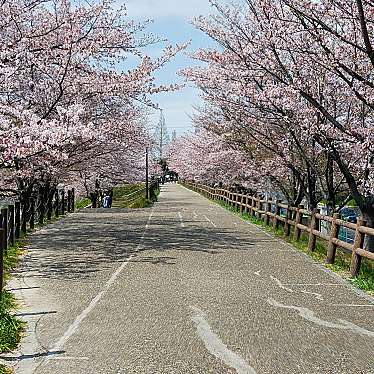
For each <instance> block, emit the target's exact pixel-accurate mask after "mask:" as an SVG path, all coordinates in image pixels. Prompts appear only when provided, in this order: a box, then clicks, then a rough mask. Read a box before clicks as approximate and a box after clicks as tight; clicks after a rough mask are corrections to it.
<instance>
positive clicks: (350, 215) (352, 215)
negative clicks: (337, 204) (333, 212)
mask: <svg viewBox="0 0 374 374" xmlns="http://www.w3.org/2000/svg"><path fill="white" fill-rule="evenodd" d="M340 216H341V218H342V219H343V220H344V221H347V222H352V223H356V222H357V218H358V216H359V213H358V212H357V211H356V210H355V209H353V208H349V207H346V208H343V209H342V210H341V211H340Z"/></svg>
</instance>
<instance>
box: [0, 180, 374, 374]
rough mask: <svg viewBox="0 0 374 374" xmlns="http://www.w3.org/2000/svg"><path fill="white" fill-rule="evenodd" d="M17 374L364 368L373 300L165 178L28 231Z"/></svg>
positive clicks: (373, 360)
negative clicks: (144, 196)
mask: <svg viewBox="0 0 374 374" xmlns="http://www.w3.org/2000/svg"><path fill="white" fill-rule="evenodd" d="M11 287H12V288H13V290H14V292H16V293H17V295H18V297H19V298H20V300H21V301H22V305H23V306H22V310H21V311H20V314H21V315H22V317H23V318H25V319H26V320H27V321H28V322H29V324H28V332H27V335H26V337H25V339H24V341H23V344H22V346H21V348H20V350H19V351H18V352H15V353H14V354H12V355H10V354H9V355H2V359H3V360H5V362H6V363H7V364H8V365H13V366H14V368H15V373H16V374H24V373H25V374H32V373H36V374H54V373H56V374H57V373H58V374H60V373H63V374H64V373H67V374H75V373H85V374H86V373H87V374H100V373H106V374H112V373H113V374H128V373H146V374H151V373H160V374H161V373H165V374H166V373H167V374H169V373H170V374H174V373H175V374H177V373H191V374H192V373H196V374H197V373H201V374H208V373H212V374H213V373H214V374H220V373H238V374H244V373H249V374H254V373H258V374H262V373H264V374H265V373H303V374H309V373H337V374H338V373H339V374H341V373H347V374H352V373H365V374H373V373H374V350H373V347H374V300H373V299H372V298H370V297H368V296H364V295H363V294H361V293H360V292H358V291H356V290H354V289H353V288H352V287H351V286H349V285H348V284H347V283H345V282H344V281H342V280H341V279H340V278H338V277H337V276H336V275H334V274H332V273H330V272H329V271H327V270H325V269H324V268H323V267H322V266H321V265H319V264H316V263H314V262H313V261H312V260H311V259H310V258H308V257H306V256H304V255H303V254H300V253H299V252H297V251H295V250H293V249H292V248H291V247H290V246H289V245H287V244H286V243H283V242H282V241H279V240H276V239H274V238H272V237H271V236H269V235H268V234H266V233H264V232H262V231H261V230H260V229H258V228H256V227H255V226H253V225H250V224H248V223H247V222H245V221H242V220H240V218H238V217H237V216H235V215H233V214H231V213H229V212H227V211H225V210H224V209H222V208H220V207H219V206H217V205H215V204H213V203H211V202H209V201H208V200H206V199H204V198H203V197H201V196H199V195H197V194H196V193H193V192H191V191H188V190H186V189H185V188H183V187H181V186H177V185H174V184H169V185H166V186H165V187H164V188H163V191H162V193H161V196H160V198H159V202H158V203H157V204H155V206H154V207H153V208H149V209H139V210H125V209H124V210H116V209H113V210H100V209H98V210H87V211H84V212H79V213H75V214H73V215H70V216H68V217H67V218H65V219H63V220H61V221H59V222H57V223H55V224H53V225H50V226H48V227H47V228H46V229H43V230H40V231H39V232H38V233H36V234H34V235H32V237H31V240H30V245H29V249H28V254H27V256H26V257H25V260H24V262H23V265H22V266H21V267H20V269H19V270H18V272H17V277H16V279H15V280H14V281H13V282H12V284H11Z"/></svg>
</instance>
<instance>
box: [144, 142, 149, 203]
mask: <svg viewBox="0 0 374 374" xmlns="http://www.w3.org/2000/svg"><path fill="white" fill-rule="evenodd" d="M145 198H146V199H147V200H149V182H148V147H147V148H146V149H145Z"/></svg>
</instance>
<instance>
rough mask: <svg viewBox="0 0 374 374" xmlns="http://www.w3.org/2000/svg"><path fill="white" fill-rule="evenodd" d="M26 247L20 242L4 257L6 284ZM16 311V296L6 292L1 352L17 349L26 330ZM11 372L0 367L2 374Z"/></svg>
mask: <svg viewBox="0 0 374 374" xmlns="http://www.w3.org/2000/svg"><path fill="white" fill-rule="evenodd" d="M24 245H25V241H23V240H19V241H17V242H16V244H15V245H14V246H13V247H9V248H8V250H7V252H6V254H5V256H4V270H5V274H4V281H5V282H6V281H7V280H9V278H10V271H11V270H12V269H14V268H15V267H16V266H17V264H18V261H19V258H20V255H21V253H22V248H23V247H24ZM16 309H17V304H16V301H15V299H14V296H13V295H12V294H11V293H10V292H8V291H5V290H4V291H3V293H2V297H1V299H0V352H10V351H12V350H13V349H15V348H16V347H17V345H18V343H19V341H20V339H21V337H22V334H23V332H24V330H25V323H24V322H22V321H21V320H19V319H18V318H16V317H15V316H14V315H13V313H14V311H15V310H16ZM9 370H10V369H8V368H6V367H5V366H0V374H1V373H10V372H11V371H9Z"/></svg>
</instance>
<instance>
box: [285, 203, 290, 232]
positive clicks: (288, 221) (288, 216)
mask: <svg viewBox="0 0 374 374" xmlns="http://www.w3.org/2000/svg"><path fill="white" fill-rule="evenodd" d="M291 217H292V210H291V206H290V205H287V208H286V218H285V221H284V235H285V236H287V237H288V236H290V234H291V224H290V220H291Z"/></svg>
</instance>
